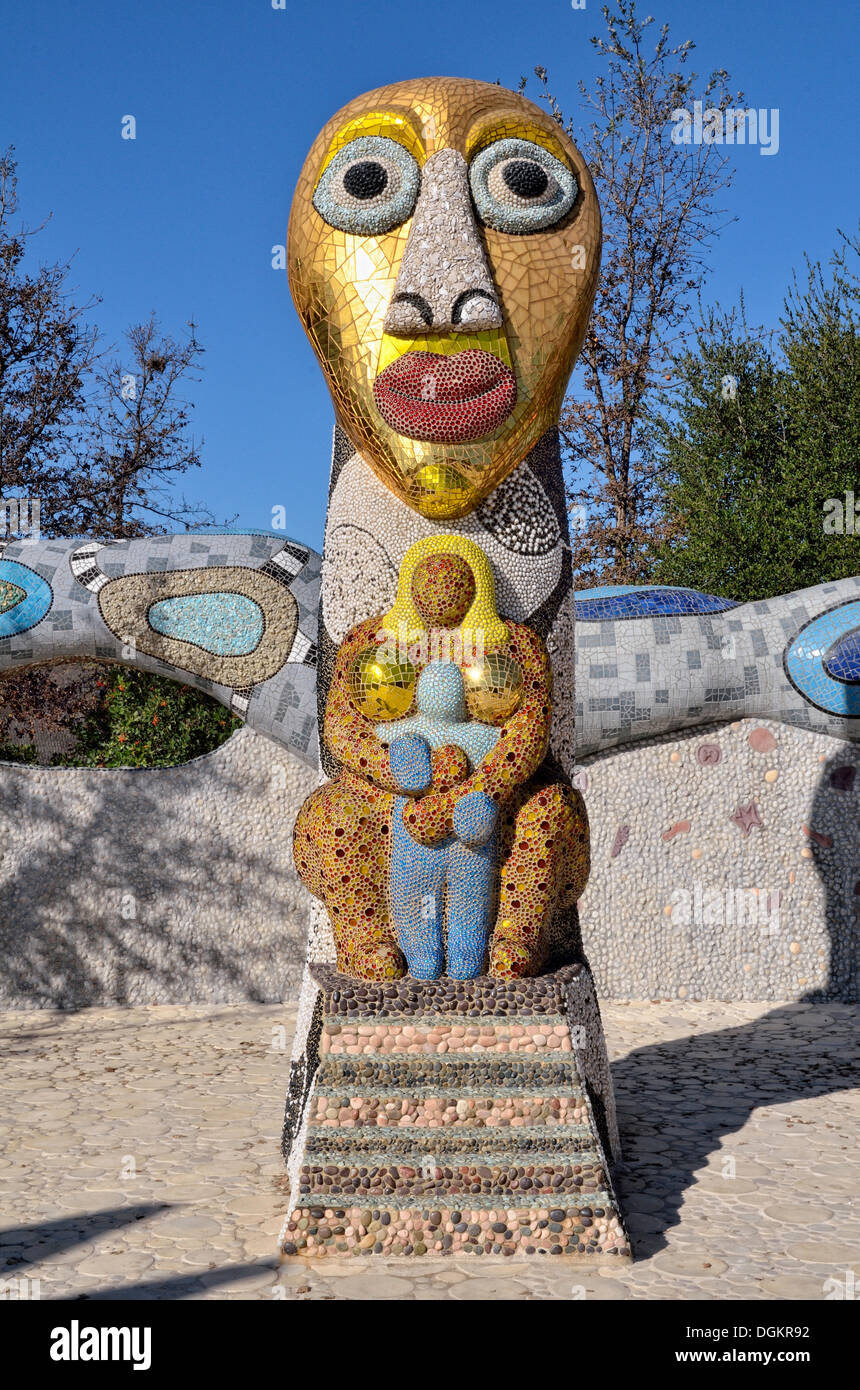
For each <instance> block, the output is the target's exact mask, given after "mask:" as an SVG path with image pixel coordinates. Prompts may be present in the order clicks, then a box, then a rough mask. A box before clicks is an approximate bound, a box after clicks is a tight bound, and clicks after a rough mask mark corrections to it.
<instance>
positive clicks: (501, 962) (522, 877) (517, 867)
mask: <svg viewBox="0 0 860 1390" xmlns="http://www.w3.org/2000/svg"><path fill="white" fill-rule="evenodd" d="M588 866H589V850H588V821H587V819H586V816H585V808H584V806H583V802H582V797H581V796H580V794H579V793H578V792H575V791H574V790H573V789H572V788H571V787H567V786H564V785H562V784H555V785H553V786H549V787H541V788H540V789H539V790H537V791H534V790H532V791H529V790H528V789H524V790H523V793H521V795H520V797H519V798H518V799H517V801H515V802H513V803H512V804H511V805H510V806H509V807H508V808H507V812H506V815H505V820H504V823H503V830H502V867H501V873H500V876H499V911H498V916H497V920H496V928H495V931H494V932H493V940H492V944H491V950H490V974H491V975H495V976H496V977H497V978H500V979H505V978H507V979H511V978H514V977H516V976H521V975H534V974H535V973H536V972H537V971H538V970H539V969H540V967H541V965H542V964H543V953H544V941H545V933H546V928H547V926H548V925H549V922H550V920H551V918H552V914H553V912H554V911H555V909H556V907H557V906H561V905H563V904H567V903H570V902H575V901H576V900H577V898H578V897H579V896H580V894H581V892H582V890H583V888H584V887H585V883H586V880H587V878H588Z"/></svg>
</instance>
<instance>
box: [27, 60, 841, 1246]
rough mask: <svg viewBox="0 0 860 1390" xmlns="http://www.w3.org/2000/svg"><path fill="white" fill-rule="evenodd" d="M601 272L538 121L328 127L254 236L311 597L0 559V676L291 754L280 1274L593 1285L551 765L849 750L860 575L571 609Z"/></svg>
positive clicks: (367, 120) (440, 87) (188, 563)
mask: <svg viewBox="0 0 860 1390" xmlns="http://www.w3.org/2000/svg"><path fill="white" fill-rule="evenodd" d="M599 255H600V218H599V212H598V207H597V201H596V198H595V195H594V190H593V186H592V183H591V179H590V177H589V174H588V170H587V169H586V167H585V165H584V163H583V161H582V158H581V156H580V154H579V152H578V151H577V150H576V148H575V146H573V144H572V143H571V142H570V140H569V139H568V137H567V136H566V135H565V133H564V132H563V131H562V130H561V129H560V127H559V126H558V125H557V124H556V123H555V122H554V121H553V120H552V119H551V118H550V116H548V115H547V113H546V112H543V111H541V110H540V109H539V108H537V107H535V106H533V105H532V104H531V103H530V102H528V101H526V100H525V99H524V98H523V97H521V96H518V95H515V94H513V93H511V92H507V91H505V90H503V89H502V88H500V87H497V86H491V85H488V84H484V83H479V82H471V81H467V80H464V79H455V78H438V79H425V80H421V81H414V82H405V83H400V84H394V85H392V86H390V87H385V88H381V89H379V90H377V91H375V92H371V93H368V94H366V95H364V96H362V97H359V98H357V99H356V100H355V101H353V102H351V103H349V105H348V106H347V107H345V108H344V109H343V110H342V111H340V112H339V113H337V115H335V116H334V117H333V118H332V120H331V121H330V122H329V123H328V124H327V125H326V127H325V128H324V130H323V131H322V132H321V133H320V135H319V137H318V138H317V140H316V142H315V143H314V145H313V147H312V149H311V151H310V153H309V155H308V158H307V160H306V162H305V165H304V168H303V170H302V174H301V177H300V180H299V184H298V188H297V191H296V195H295V200H294V204H293V211H292V215H291V219H290V227H289V233H288V269H289V279H290V287H291V290H292V293H293V297H294V300H295V303H296V307H297V309H298V312H299V314H300V316H301V319H302V322H303V324H304V326H305V328H306V330H307V333H308V336H309V339H310V342H311V344H312V346H313V348H314V351H315V352H316V354H317V356H318V358H319V360H320V363H321V365H322V368H323V371H324V373H325V376H326V380H327V382H328V385H329V388H330V391H331V394H332V398H333V401H334V406H335V414H336V428H335V442H334V452H333V459H332V468H331V480H330V490H329V508H328V518H327V524H326V536H325V547H324V560H323V562H322V566H321V564H320V557H319V556H317V555H315V554H314V553H313V552H312V551H310V550H308V549H307V548H306V547H304V546H302V545H300V544H298V543H296V542H294V541H290V540H287V539H285V538H284V537H281V536H278V535H275V534H272V533H265V534H263V533H256V532H254V533H238V534H231V535H221V534H216V535H209V534H194V535H187V536H174V537H169V536H156V537H148V538H145V539H142V540H134V541H122V542H115V543H111V544H108V545H103V544H99V543H96V542H88V541H83V542H82V541H59V540H45V541H39V540H36V541H28V540H20V541H15V542H12V543H11V544H9V545H7V546H5V547H3V548H2V551H0V670H11V669H14V668H15V667H20V666H26V665H31V664H34V663H38V662H49V661H56V660H59V659H61V658H63V657H70V658H80V657H90V658H95V659H100V660H105V661H115V662H123V663H125V664H127V665H135V666H139V667H141V668H143V669H145V670H149V671H153V672H155V673H157V674H162V675H171V676H173V677H175V678H176V679H179V680H182V681H183V682H186V683H188V684H191V685H195V686H197V687H198V688H200V689H202V690H205V691H207V692H208V693H210V694H212V695H213V696H214V697H215V698H217V699H219V700H221V701H222V702H223V703H224V704H225V705H227V706H229V707H230V708H232V709H233V710H234V711H235V712H236V713H238V714H240V715H242V716H243V717H244V718H245V719H246V720H247V722H248V724H249V725H250V726H251V727H252V728H254V729H256V730H257V731H259V732H260V733H263V734H266V735H268V736H270V737H272V738H275V739H277V740H279V741H280V742H282V743H283V744H285V745H286V746H287V747H289V748H290V749H292V751H293V752H294V753H295V754H296V755H297V756H298V757H300V758H303V759H304V760H305V761H307V762H309V763H311V764H312V765H315V764H316V762H317V757H319V762H320V765H321V768H322V772H323V774H324V777H325V779H326V780H325V781H324V783H323V784H322V785H321V786H320V787H319V789H318V790H317V791H316V792H315V793H314V795H313V796H312V797H311V798H310V800H309V801H308V802H307V803H306V805H305V806H304V808H303V809H302V812H301V814H300V816H299V818H298V821H297V825H296V841H295V843H296V861H297V866H298V868H299V870H300V872H301V874H302V876H303V878H304V880H305V882H306V883H307V885H308V887H309V888H310V889H311V892H312V894H313V895H314V896H315V898H316V899H317V903H316V904H315V906H314V909H313V912H312V920H311V927H310V932H309V939H308V966H307V970H306V974H305V979H304V982H303V986H302V992H301V999H300V1006H299V1019H298V1027H297V1033H296V1048H295V1054H294V1058H293V1063H292V1067H291V1074H290V1081H289V1088H288V1097H287V1113H286V1123H285V1134H284V1147H285V1154H286V1156H287V1159H288V1172H289V1176H290V1182H291V1201H290V1213H289V1216H288V1219H287V1222H286V1224H285V1228H284V1232H283V1248H284V1250H285V1251H286V1253H287V1254H293V1253H296V1252H300V1251H301V1252H305V1253H311V1254H314V1255H332V1254H341V1253H346V1254H351V1253H365V1252H370V1253H377V1254H386V1255H388V1254H390V1255H400V1254H403V1255H411V1254H415V1255H422V1254H424V1253H425V1252H441V1253H447V1252H452V1251H453V1252H466V1253H470V1254H476V1255H478V1254H488V1253H504V1254H512V1253H514V1252H522V1253H526V1254H533V1253H549V1254H555V1255H560V1254H567V1255H570V1254H577V1255H589V1254H592V1253H594V1252H598V1251H599V1252H602V1253H611V1254H616V1255H623V1254H626V1253H627V1252H628V1245H627V1239H626V1236H625V1233H624V1229H623V1224H622V1221H621V1217H620V1214H619V1212H618V1207H617V1203H616V1200H615V1197H614V1194H613V1191H612V1185H611V1180H610V1176H609V1171H608V1166H607V1159H608V1157H610V1156H613V1155H615V1156H617V1153H618V1138H617V1131H616V1127H615V1121H614V1110H613V1099H612V1088H611V1083H610V1081H609V1073H608V1066H607V1062H606V1053H605V1047H604V1044H603V1037H602V1030H601V1025H600V1017H599V1012H598V1008H597V1002H596V997H595V992H594V987H593V983H592V979H591V974H590V971H589V969H588V965H587V962H586V961H585V959H584V956H583V953H582V948H581V943H580V940H579V929H578V921H577V914H576V906H575V904H576V899H577V898H578V896H579V894H580V892H581V890H582V887H583V885H584V882H585V876H586V874H587V868H588V839H587V826H586V822H585V816H584V808H583V805H582V801H581V798H580V796H579V794H578V792H576V791H575V790H574V787H573V785H572V778H573V777H574V776H575V762H574V759H575V751H576V739H577V734H578V736H579V749H580V752H581V753H582V754H584V753H587V752H591V751H594V750H596V749H598V748H606V747H611V746H615V745H617V744H619V743H623V742H626V741H630V740H632V739H636V738H644V737H650V736H652V735H654V734H657V733H665V732H669V731H671V730H673V729H677V728H681V727H684V726H685V725H694V724H703V723H706V722H708V721H725V720H726V719H729V718H739V717H741V716H743V715H750V714H755V715H758V716H760V717H771V718H776V719H782V720H784V721H786V722H788V723H795V724H800V725H803V726H805V727H808V728H812V729H821V730H823V731H825V732H829V733H835V734H837V735H839V736H840V737H847V738H857V737H860V637H858V634H860V579H851V580H842V581H840V582H838V583H835V584H827V585H822V586H819V587H817V588H814V589H808V590H806V591H804V592H803V593H799V594H792V595H788V596H785V597H782V598H777V599H773V600H769V601H767V602H764V603H755V604H746V605H741V606H738V605H733V604H732V603H730V602H729V601H727V600H724V599H719V598H714V597H713V596H709V595H703V594H698V593H694V592H692V591H689V590H676V589H666V588H662V587H646V588H638V589H637V588H606V589H596V590H590V591H584V592H580V593H579V594H578V595H577V596H576V600H575V599H574V595H573V575H572V572H571V562H570V550H569V545H568V539H567V537H568V532H567V512H566V506H565V494H564V486H563V478H562V469H561V461H560V456H559V447H558V437H557V428H556V426H557V419H558V412H559V408H560V404H561V400H562V396H563V393H564V390H565V386H566V382H567V378H568V375H569V372H570V369H571V367H572V365H573V362H574V360H575V357H576V354H577V352H578V350H579V346H580V344H581V341H582V338H583V336H584V333H585V328H586V324H587V321H588V316H589V312H590V308H591V302H592V298H593V295H594V289H595V284H596V278H597V274H598V266H599ZM575 616H576V618H577V619H578V620H579V623H580V634H579V638H578V643H577V646H576V649H575V648H574V617H575ZM574 659H575V660H576V663H577V680H578V696H577V698H576V699H575V697H574V680H573V675H574ZM315 711H316V712H315ZM317 727H319V729H320V732H321V738H320V740H319V747H318V746H317Z"/></svg>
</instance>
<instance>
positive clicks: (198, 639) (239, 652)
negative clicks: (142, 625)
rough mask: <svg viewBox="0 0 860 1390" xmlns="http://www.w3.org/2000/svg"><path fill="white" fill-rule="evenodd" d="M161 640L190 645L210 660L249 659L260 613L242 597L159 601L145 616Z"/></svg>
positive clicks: (222, 595) (259, 629) (200, 596)
mask: <svg viewBox="0 0 860 1390" xmlns="http://www.w3.org/2000/svg"><path fill="white" fill-rule="evenodd" d="M147 618H148V620H149V625H150V627H151V628H153V630H154V631H155V632H160V633H161V634H162V636H163V637H173V638H174V639H175V640H176V641H179V642H190V643H192V645H193V646H195V647H202V648H203V650H204V651H206V652H211V653H212V654H213V656H248V654H249V653H250V652H252V651H254V650H255V649H256V648H257V647H258V646H259V644H260V639H261V638H262V636H263V630H264V627H265V619H264V617H263V610H262V608H261V607H260V605H259V604H258V603H255V602H254V600H253V599H250V598H246V596H245V595H244V594H225V593H213V594H185V595H182V596H181V597H178V598H165V599H160V600H159V601H158V602H157V603H154V604H153V605H152V607H151V608H150V610H149V613H148V614H147Z"/></svg>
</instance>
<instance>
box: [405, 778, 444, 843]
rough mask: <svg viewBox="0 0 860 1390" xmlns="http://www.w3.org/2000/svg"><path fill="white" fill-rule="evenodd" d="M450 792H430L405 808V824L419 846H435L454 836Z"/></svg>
mask: <svg viewBox="0 0 860 1390" xmlns="http://www.w3.org/2000/svg"><path fill="white" fill-rule="evenodd" d="M453 809H454V805H453V801H452V800H451V794H450V792H437V791H432V792H428V793H427V795H426V796H422V797H419V798H418V800H417V801H413V802H412V803H411V805H409V806H404V808H403V824H404V825H405V827H406V829H407V830H408V831H409V834H410V835H411V836H412V838H413V840H417V841H418V843H419V845H434V844H436V843H437V841H439V840H444V839H445V838H446V837H447V836H448V835H451V834H453V826H452V823H451V815H452V812H453Z"/></svg>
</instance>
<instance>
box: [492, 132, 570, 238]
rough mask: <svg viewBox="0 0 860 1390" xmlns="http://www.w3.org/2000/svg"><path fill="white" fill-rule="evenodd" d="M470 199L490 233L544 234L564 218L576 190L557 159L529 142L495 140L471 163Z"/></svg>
mask: <svg viewBox="0 0 860 1390" xmlns="http://www.w3.org/2000/svg"><path fill="white" fill-rule="evenodd" d="M469 182H470V184H471V188H472V197H473V198H474V200H475V207H476V208H477V210H478V215H479V216H480V218H481V221H482V222H484V223H485V225H486V226H488V227H493V228H495V229H496V231H500V232H511V233H514V234H515V235H520V236H521V235H524V234H525V233H527V232H540V231H544V230H545V229H546V228H547V227H552V226H554V225H555V223H556V222H560V221H561V219H562V218H563V217H566V216H567V214H568V213H569V212H570V209H571V208H572V207H573V205H574V203H575V202H576V196H577V193H578V192H579V187H578V184H577V182H576V179H575V178H574V176H573V174H572V173H571V172H570V170H569V169H568V168H567V166H566V165H565V164H562V162H561V160H560V159H556V157H555V155H554V154H550V152H549V150H545V149H544V148H543V146H542V145H536V144H534V142H533V141H531V140H495V141H494V142H493V144H492V145H488V146H487V148H486V149H484V150H481V152H480V154H478V155H476V156H475V158H474V159H473V160H472V165H471V168H470V169H469Z"/></svg>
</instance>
